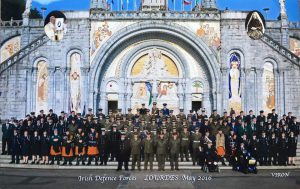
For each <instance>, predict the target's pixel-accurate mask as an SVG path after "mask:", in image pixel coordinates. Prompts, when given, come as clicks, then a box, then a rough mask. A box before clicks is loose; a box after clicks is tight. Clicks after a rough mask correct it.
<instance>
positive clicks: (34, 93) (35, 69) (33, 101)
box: [30, 67, 39, 111]
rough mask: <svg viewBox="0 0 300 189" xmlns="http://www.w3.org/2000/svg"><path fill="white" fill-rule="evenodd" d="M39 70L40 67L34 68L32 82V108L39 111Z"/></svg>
mask: <svg viewBox="0 0 300 189" xmlns="http://www.w3.org/2000/svg"><path fill="white" fill-rule="evenodd" d="M37 72H38V68H37V67H34V68H32V73H31V80H32V81H31V82H32V86H31V96H30V99H31V109H32V110H33V111H39V110H37V109H36V100H37V99H36V93H37V91H36V85H37Z"/></svg>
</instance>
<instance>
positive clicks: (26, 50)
mask: <svg viewBox="0 0 300 189" xmlns="http://www.w3.org/2000/svg"><path fill="white" fill-rule="evenodd" d="M49 40H50V39H49V38H48V37H47V36H46V34H43V35H42V36H40V37H38V38H37V39H35V40H34V41H32V42H31V43H29V44H28V45H26V46H25V47H23V48H22V49H21V50H19V51H18V52H16V53H15V54H14V55H12V56H11V57H10V58H8V59H7V60H5V61H4V62H2V63H0V75H1V74H2V73H3V72H4V71H5V70H7V69H8V68H10V67H11V66H13V65H14V64H16V63H17V62H19V61H20V60H21V59H23V58H24V57H25V56H27V55H29V54H30V53H31V52H33V51H34V50H36V49H37V48H39V47H40V46H42V45H43V44H45V43H47V41H49Z"/></svg>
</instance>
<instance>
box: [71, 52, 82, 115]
mask: <svg viewBox="0 0 300 189" xmlns="http://www.w3.org/2000/svg"><path fill="white" fill-rule="evenodd" d="M70 66H71V71H70V106H71V110H73V111H75V112H77V113H78V112H81V90H80V89H81V70H80V66H81V55H80V54H79V53H73V54H71V56H70Z"/></svg>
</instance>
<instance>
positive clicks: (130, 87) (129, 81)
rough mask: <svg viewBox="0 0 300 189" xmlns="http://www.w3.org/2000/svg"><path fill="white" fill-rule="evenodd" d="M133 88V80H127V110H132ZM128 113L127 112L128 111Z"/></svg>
mask: <svg viewBox="0 0 300 189" xmlns="http://www.w3.org/2000/svg"><path fill="white" fill-rule="evenodd" d="M132 86H133V83H132V81H131V79H128V80H127V91H126V97H125V99H126V108H131V97H132V94H133V93H132ZM126 112H127V110H126Z"/></svg>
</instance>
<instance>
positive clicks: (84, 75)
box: [80, 67, 97, 112]
mask: <svg viewBox="0 0 300 189" xmlns="http://www.w3.org/2000/svg"><path fill="white" fill-rule="evenodd" d="M80 70H81V81H80V85H81V87H80V94H81V99H80V100H81V110H82V111H83V109H84V106H85V108H86V110H87V97H88V95H87V93H86V91H88V86H89V85H88V84H89V83H88V71H89V68H86V67H82V68H80ZM94 111H95V112H96V111H97V110H94Z"/></svg>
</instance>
